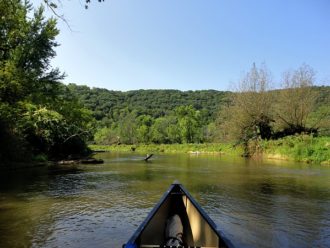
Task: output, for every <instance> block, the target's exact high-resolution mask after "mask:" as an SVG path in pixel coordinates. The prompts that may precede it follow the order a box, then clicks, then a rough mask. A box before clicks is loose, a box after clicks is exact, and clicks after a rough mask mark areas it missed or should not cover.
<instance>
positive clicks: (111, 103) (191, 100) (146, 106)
mask: <svg viewBox="0 0 330 248" xmlns="http://www.w3.org/2000/svg"><path fill="white" fill-rule="evenodd" d="M68 87H69V88H70V90H71V91H72V92H73V93H74V94H75V95H76V96H77V97H78V98H79V99H80V101H81V102H82V104H83V105H84V106H85V107H86V108H87V109H90V110H91V111H93V115H94V117H95V119H96V120H102V119H103V118H105V117H109V118H113V119H117V118H116V117H117V116H118V115H119V113H120V112H121V111H122V110H123V109H127V110H128V111H130V112H131V111H136V113H137V114H138V115H150V116H152V117H153V118H158V117H161V116H165V115H167V114H168V113H169V112H171V111H173V110H174V109H175V108H176V107H179V106H189V105H191V106H192V107H193V108H194V109H196V110H200V111H203V112H204V113H205V116H207V117H208V120H210V119H214V118H215V115H216V114H217V113H218V111H219V107H220V106H221V105H223V104H226V103H228V101H229V96H230V94H231V93H230V92H229V91H217V90H197V91H179V90H132V91H127V92H122V91H112V90H107V89H100V88H89V87H88V86H80V85H76V84H69V85H68Z"/></svg>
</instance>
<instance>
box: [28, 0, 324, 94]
mask: <svg viewBox="0 0 330 248" xmlns="http://www.w3.org/2000/svg"><path fill="white" fill-rule="evenodd" d="M32 2H34V3H38V2H40V0H35V1H32ZM92 2H95V0H94V1H92ZM62 3H63V6H62V8H60V10H59V11H60V12H61V13H63V14H64V15H65V17H66V18H67V19H68V21H69V23H70V26H71V29H72V30H73V31H70V29H69V28H68V27H67V26H66V24H65V23H63V22H61V21H60V22H59V28H60V30H61V33H60V35H59V37H58V41H59V43H61V46H60V47H59V48H58V49H57V57H56V59H55V60H54V61H53V65H54V66H57V67H59V68H60V69H61V70H62V71H64V72H65V73H66V74H67V77H66V79H65V82H66V83H70V82H72V83H77V84H85V85H88V86H91V87H100V88H107V89H110V90H124V91H126V90H133V89H180V90H199V89H216V90H230V89H232V85H233V84H235V83H236V82H238V81H239V80H240V78H241V77H242V76H243V75H244V73H245V72H247V71H248V70H249V69H250V68H251V66H252V64H253V63H254V62H255V63H256V64H257V65H260V64H261V63H266V65H267V67H268V68H269V70H270V71H271V72H272V76H273V81H274V83H275V86H276V87H279V86H280V79H281V75H282V73H283V72H284V71H286V70H289V69H295V68H297V67H299V66H300V65H302V64H303V63H306V64H308V65H310V66H312V67H313V68H314V69H315V71H316V72H317V84H322V85H330V14H329V13H330V1H328V0H309V1H307V0H297V1H295V0H290V1H285V0H273V1H271V0H269V1H266V0H265V1H262V0H258V1H257V0H255V1H248V0H241V1H238V0H237V1H234V0H231V1H230V0H228V1H221V0H199V1H195V0H106V1H105V2H104V3H100V4H99V3H96V2H95V3H93V4H92V5H91V6H90V8H89V9H88V10H85V9H84V7H83V3H84V1H83V0H80V1H79V0H62Z"/></svg>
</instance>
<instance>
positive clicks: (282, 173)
mask: <svg viewBox="0 0 330 248" xmlns="http://www.w3.org/2000/svg"><path fill="white" fill-rule="evenodd" d="M97 157H98V158H103V159H104V160H105V164H102V165H78V166H61V167H54V168H35V169H26V170H17V171H14V172H1V175H0V180H1V181H0V247H80V248H85V247H86V248H87V247H93V248H97V247H102V248H103V247H111V248H115V247H121V245H122V244H123V243H124V242H125V241H127V239H128V238H129V237H130V236H131V234H132V233H133V232H134V231H135V229H136V228H137V227H138V225H139V224H140V223H141V221H142V220H143V219H144V218H145V217H146V215H147V214H148V212H149V211H150V210H151V208H152V207H153V206H154V204H155V203H156V202H157V201H158V200H159V198H160V197H161V196H162V195H163V193H164V192H165V191H166V189H167V188H168V187H169V185H170V184H171V183H172V182H173V181H174V180H175V179H178V180H179V181H180V182H181V183H182V184H183V185H184V186H185V187H186V188H187V189H188V190H189V191H190V193H191V194H192V195H193V196H194V197H195V198H196V200H197V201H198V202H199V203H200V205H201V206H202V207H203V208H204V209H205V211H206V212H207V213H208V214H209V215H210V216H211V218H212V219H213V220H214V221H215V223H216V224H217V225H218V227H219V229H221V230H222V231H223V232H224V233H225V234H226V235H227V237H228V238H229V239H231V240H232V242H233V244H234V245H235V246H237V247H330V167H322V166H312V167H311V166H309V165H306V164H294V163H285V162H274V161H272V162H271V161H268V162H265V161H264V162H262V161H252V160H250V161H248V160H244V159H240V158H236V159H234V158H226V157H220V156H206V155H203V156H196V155H195V156H193V155H157V156H156V155H155V156H154V157H153V161H152V162H151V163H145V162H143V161H141V158H142V157H143V155H141V156H139V155H138V154H133V153H132V154H125V153H104V154H99V155H98V156H97Z"/></svg>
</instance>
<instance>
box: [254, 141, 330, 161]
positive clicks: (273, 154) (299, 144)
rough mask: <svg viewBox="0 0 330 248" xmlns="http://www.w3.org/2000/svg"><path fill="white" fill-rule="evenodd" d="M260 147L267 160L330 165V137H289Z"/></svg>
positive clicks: (262, 143) (264, 143)
mask: <svg viewBox="0 0 330 248" xmlns="http://www.w3.org/2000/svg"><path fill="white" fill-rule="evenodd" d="M260 146H261V149H262V151H263V152H262V153H263V156H264V157H266V158H270V159H281V160H292V161H299V162H306V163H319V164H324V165H330V137H312V136H310V135H297V136H288V137H285V138H282V139H279V140H269V141H261V144H260Z"/></svg>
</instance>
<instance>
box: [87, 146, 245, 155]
mask: <svg viewBox="0 0 330 248" xmlns="http://www.w3.org/2000/svg"><path fill="white" fill-rule="evenodd" d="M89 147H90V148H91V149H92V150H93V151H119V152H132V151H136V152H143V153H190V154H226V155H235V156H239V155H240V154H242V152H243V149H242V148H241V147H239V146H238V147H236V148H234V147H233V146H232V145H231V144H221V143H207V144H138V145H122V144H121V145H111V146H104V145H90V146H89Z"/></svg>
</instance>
